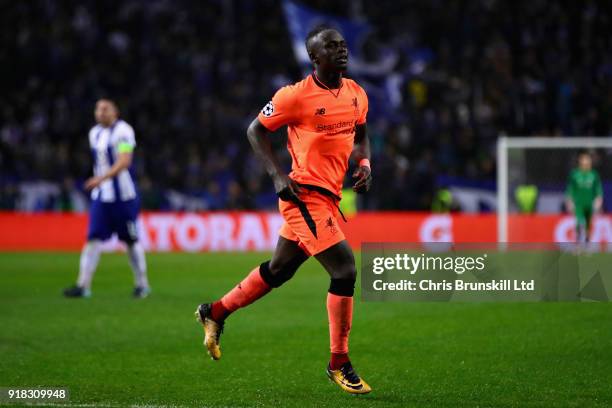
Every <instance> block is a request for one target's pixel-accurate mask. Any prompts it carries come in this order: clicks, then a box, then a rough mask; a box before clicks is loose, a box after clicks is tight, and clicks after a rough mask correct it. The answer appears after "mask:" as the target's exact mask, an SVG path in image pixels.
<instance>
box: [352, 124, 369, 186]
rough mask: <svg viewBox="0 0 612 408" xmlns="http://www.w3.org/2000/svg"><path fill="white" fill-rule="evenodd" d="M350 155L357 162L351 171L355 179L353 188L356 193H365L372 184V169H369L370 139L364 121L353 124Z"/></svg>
mask: <svg viewBox="0 0 612 408" xmlns="http://www.w3.org/2000/svg"><path fill="white" fill-rule="evenodd" d="M351 156H352V158H353V160H355V161H356V162H357V163H358V166H357V169H356V170H355V172H354V173H353V179H356V181H355V184H354V185H353V190H354V191H356V192H357V193H366V192H368V191H369V190H370V187H371V185H372V170H371V169H370V139H369V138H368V128H367V125H366V124H365V123H363V124H360V125H355V143H354V147H353V152H352V153H351Z"/></svg>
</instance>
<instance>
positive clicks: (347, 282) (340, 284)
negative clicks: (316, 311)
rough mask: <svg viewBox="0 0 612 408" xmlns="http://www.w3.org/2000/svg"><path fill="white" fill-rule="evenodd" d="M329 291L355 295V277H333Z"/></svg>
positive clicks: (335, 293) (341, 294) (337, 293)
mask: <svg viewBox="0 0 612 408" xmlns="http://www.w3.org/2000/svg"><path fill="white" fill-rule="evenodd" d="M328 292H329V293H331V294H333V295H337V296H353V294H354V293H355V278H353V279H335V278H332V279H331V281H330V283H329V290H328Z"/></svg>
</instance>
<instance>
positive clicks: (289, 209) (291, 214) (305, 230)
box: [278, 188, 345, 256]
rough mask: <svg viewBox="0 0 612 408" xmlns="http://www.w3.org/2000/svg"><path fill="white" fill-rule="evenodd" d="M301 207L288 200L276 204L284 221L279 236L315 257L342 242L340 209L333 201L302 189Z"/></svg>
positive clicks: (315, 192)
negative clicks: (339, 218) (339, 222)
mask: <svg viewBox="0 0 612 408" xmlns="http://www.w3.org/2000/svg"><path fill="white" fill-rule="evenodd" d="M300 199H301V200H302V202H303V205H298V204H296V203H294V202H291V201H283V200H279V201H278V209H279V210H280V213H281V214H282V216H283V218H284V219H285V223H284V224H283V226H282V227H281V229H280V231H279V235H280V236H281V237H283V238H286V239H288V240H290V241H298V245H299V246H300V247H301V248H302V249H303V250H304V252H306V253H307V254H308V255H311V256H312V255H316V254H318V253H320V252H323V251H325V250H326V249H327V248H329V247H331V246H334V245H335V244H337V243H338V242H341V241H344V239H345V237H344V233H343V232H342V230H341V229H340V227H339V225H338V215H339V210H338V207H337V206H336V202H335V200H334V199H333V198H331V197H327V196H325V195H323V194H321V193H319V192H317V191H313V190H306V189H304V188H302V192H301V193H300Z"/></svg>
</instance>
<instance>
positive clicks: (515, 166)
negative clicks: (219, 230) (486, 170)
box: [497, 136, 612, 243]
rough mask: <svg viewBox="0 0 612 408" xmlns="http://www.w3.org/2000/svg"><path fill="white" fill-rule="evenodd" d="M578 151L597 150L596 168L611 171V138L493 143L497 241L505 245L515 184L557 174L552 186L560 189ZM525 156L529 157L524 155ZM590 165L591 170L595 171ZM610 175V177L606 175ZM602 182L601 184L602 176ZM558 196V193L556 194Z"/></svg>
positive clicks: (504, 139)
mask: <svg viewBox="0 0 612 408" xmlns="http://www.w3.org/2000/svg"><path fill="white" fill-rule="evenodd" d="M582 150H597V151H601V152H602V156H605V158H606V159H605V160H604V158H602V159H601V160H600V163H599V165H604V166H605V167H606V168H605V171H606V173H609V172H610V171H612V164H611V163H610V162H611V161H612V137H507V136H501V137H499V138H498V140H497V240H498V242H500V243H506V242H508V238H509V228H510V226H509V224H508V222H509V217H508V216H509V214H510V213H511V212H513V211H515V208H513V202H512V200H511V194H512V189H513V188H514V187H516V185H517V184H519V183H526V184H534V185H537V184H538V182H542V183H544V182H545V181H551V180H547V179H546V177H548V178H549V179H551V174H555V172H556V173H557V174H556V176H555V177H557V179H556V180H552V181H553V182H552V183H549V184H553V185H554V186H555V188H556V189H557V190H559V188H560V186H564V185H565V182H566V180H567V176H568V174H569V171H570V170H571V169H572V168H573V167H575V166H576V163H575V160H574V159H575V156H576V155H577V153H578V152H579V151H582ZM528 152H529V154H528ZM599 167H600V166H598V163H594V168H599ZM610 175H612V173H611V174H610ZM602 181H605V178H604V175H603V174H602ZM544 184H545V183H544ZM557 195H558V193H557Z"/></svg>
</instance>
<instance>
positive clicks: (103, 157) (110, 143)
mask: <svg viewBox="0 0 612 408" xmlns="http://www.w3.org/2000/svg"><path fill="white" fill-rule="evenodd" d="M120 144H128V145H131V146H132V147H135V146H136V137H135V136H134V129H132V127H131V126H130V125H129V124H128V123H127V122H125V121H123V120H120V119H119V120H117V121H116V122H115V123H113V124H112V125H111V126H110V127H103V126H102V125H96V126H94V127H93V128H91V130H90V131H89V146H90V147H91V150H92V153H93V156H94V175H96V176H101V175H104V174H106V173H107V172H108V171H109V169H110V168H111V167H112V166H113V164H114V163H115V161H116V160H117V157H118V156H119V145H120ZM137 194H138V193H137V190H136V183H135V182H134V177H133V175H132V173H131V169H125V170H122V171H121V172H119V174H117V175H116V176H115V177H113V178H111V179H108V180H104V181H103V182H102V183H101V184H100V185H99V186H98V187H96V188H94V189H93V190H92V192H91V198H92V200H99V201H102V202H107V203H112V202H116V201H128V200H133V199H135V198H137Z"/></svg>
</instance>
